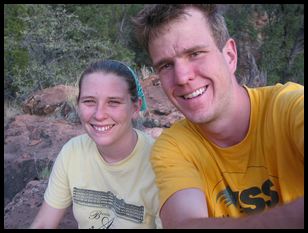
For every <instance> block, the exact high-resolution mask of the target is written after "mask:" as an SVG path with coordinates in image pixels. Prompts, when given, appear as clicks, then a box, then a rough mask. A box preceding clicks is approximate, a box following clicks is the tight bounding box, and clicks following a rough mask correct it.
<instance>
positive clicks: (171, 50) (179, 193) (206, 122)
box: [133, 4, 304, 228]
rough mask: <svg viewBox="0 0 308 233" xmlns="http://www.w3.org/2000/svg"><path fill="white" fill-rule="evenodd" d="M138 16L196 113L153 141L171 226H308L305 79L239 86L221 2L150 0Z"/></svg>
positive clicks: (167, 73)
mask: <svg viewBox="0 0 308 233" xmlns="http://www.w3.org/2000/svg"><path fill="white" fill-rule="evenodd" d="M133 22H134V24H135V29H136V35H137V38H138V40H139V41H140V43H141V44H142V45H143V46H144V47H145V49H146V50H147V52H148V53H149V55H150V58H151V60H152V63H153V67H154V69H155V71H156V72H157V73H158V75H159V77H160V81H161V85H162V88H163V89H164V91H165V93H166V95H167V96H168V98H169V99H170V101H171V102H172V103H173V104H174V105H175V106H176V107H177V109H178V110H179V111H181V112H182V113H183V114H184V116H185V117H186V119H184V120H182V121H179V122H177V123H175V124H174V125H173V126H172V127H171V128H170V129H167V130H165V131H164V132H163V133H162V135H161V136H160V137H159V138H158V140H157V142H156V143H155V146H154V148H153V153H152V159H151V162H152V165H153V168H154V170H155V173H156V176H157V180H156V182H157V185H158V187H159V189H160V207H161V209H160V216H161V219H162V223H163V226H164V227H165V228H269V227H271V228H303V226H304V218H303V216H304V207H303V205H304V198H303V195H304V134H303V133H304V94H303V91H304V87H303V86H301V85H298V84H295V83H291V82H289V83H287V84H285V85H282V84H277V85H275V86H268V87H261V88H248V87H247V86H241V85H239V84H238V82H237V80H236V77H235V71H236V67H237V50H236V44H235V41H234V40H233V39H232V38H230V37H229V34H228V30H227V28H226V25H225V22H224V19H223V17H222V16H221V15H219V13H218V12H217V9H216V7H215V6H213V5H166V4H162V5H154V6H153V5H151V6H146V7H145V8H144V9H143V10H142V11H140V12H139V13H138V15H137V16H136V17H135V18H134V19H133ZM272 207H275V208H272ZM227 217H230V218H227ZM231 217H232V218H231Z"/></svg>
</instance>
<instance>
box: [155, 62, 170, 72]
mask: <svg viewBox="0 0 308 233" xmlns="http://www.w3.org/2000/svg"><path fill="white" fill-rule="evenodd" d="M170 67H171V64H170V63H167V64H164V65H161V66H160V67H159V68H158V70H159V71H162V70H166V69H169V68H170Z"/></svg>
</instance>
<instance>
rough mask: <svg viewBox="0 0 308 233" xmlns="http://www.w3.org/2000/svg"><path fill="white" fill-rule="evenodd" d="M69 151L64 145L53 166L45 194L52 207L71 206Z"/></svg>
mask: <svg viewBox="0 0 308 233" xmlns="http://www.w3.org/2000/svg"><path fill="white" fill-rule="evenodd" d="M68 160H69V150H68V148H67V147H66V145H64V147H63V148H62V150H61V151H60V153H59V155H58V157H57V158H56V161H55V163H54V165H53V168H52V172H51V174H50V177H49V181H48V186H47V189H46V191H45V194H44V199H45V201H46V202H47V203H48V204H49V205H50V206H52V207H54V208H58V209H63V208H67V207H68V206H70V205H71V202H72V195H71V191H70V187H69V181H68V175H67V174H68V171H67V169H68Z"/></svg>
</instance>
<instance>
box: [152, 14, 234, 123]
mask: <svg viewBox="0 0 308 233" xmlns="http://www.w3.org/2000/svg"><path fill="white" fill-rule="evenodd" d="M187 12H188V15H185V17H183V18H181V19H180V20H177V21H173V22H171V23H169V24H168V25H165V26H164V27H163V28H162V30H161V31H160V34H159V35H158V36H157V37H155V38H153V39H152V40H151V41H150V44H149V52H150V56H151V59H152V62H153V65H154V68H155V70H156V72H157V73H158V75H159V77H160V81H161V84H162V87H163V89H164V91H165V93H166V95H167V96H168V98H169V99H170V101H171V102H172V103H173V104H174V105H175V106H176V107H177V108H178V110H179V111H181V112H182V113H183V114H184V115H185V117H186V118H188V119H189V120H191V121H192V122H195V123H199V124H201V123H208V122H210V121H213V120H215V118H217V117H219V116H222V115H223V114H226V113H225V112H224V111H225V110H226V108H228V107H230V106H228V105H229V103H230V99H231V98H232V85H233V84H232V82H233V81H232V78H231V77H232V76H233V74H234V72H235V67H236V59H237V58H236V48H235V44H234V41H233V40H228V42H227V43H226V45H225V47H224V48H223V51H222V52H221V51H219V49H218V48H217V46H216V44H215V42H214V40H213V38H212V34H211V31H210V28H209V26H208V24H207V21H206V19H205V18H204V16H203V15H202V13H201V12H200V11H199V10H196V9H193V8H190V9H188V10H187ZM230 41H231V42H230ZM227 112H228V111H227Z"/></svg>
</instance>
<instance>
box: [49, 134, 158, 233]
mask: <svg viewBox="0 0 308 233" xmlns="http://www.w3.org/2000/svg"><path fill="white" fill-rule="evenodd" d="M136 132H137V133H138V141H137V144H136V146H135V148H134V150H133V151H132V153H131V154H130V155H129V157H127V158H126V159H125V160H122V161H120V162H118V163H116V164H113V165H109V164H107V163H106V162H105V161H104V159H103V158H102V157H101V155H100V154H99V152H98V150H97V147H96V145H95V143H94V141H93V140H92V139H91V138H90V137H89V136H88V135H86V134H84V135H81V136H77V137H74V138H72V139H71V140H70V141H68V142H67V143H66V144H65V145H64V147H63V148H62V150H61V152H60V154H59V155H58V157H57V159H56V161H55V164H54V166H53V170H52V173H51V176H50V178H49V183H48V187H47V190H46V192H45V195H44V198H45V201H46V202H47V203H48V204H49V205H50V206H52V207H54V208H66V207H68V206H70V205H71V204H72V203H73V213H74V217H75V219H76V220H77V222H78V227H79V228H92V229H93V228H95V229H96V228H100V229H102V228H105V229H106V228H110V229H112V228H156V227H160V226H156V223H157V224H159V223H160V222H159V219H158V218H157V216H158V207H159V200H158V189H157V187H156V185H155V177H154V172H153V170H152V167H151V164H150V162H149V155H150V149H151V147H152V145H153V142H154V140H153V139H152V138H151V137H150V136H148V135H146V134H145V133H143V132H141V131H139V130H136ZM155 222H156V223H155Z"/></svg>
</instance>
